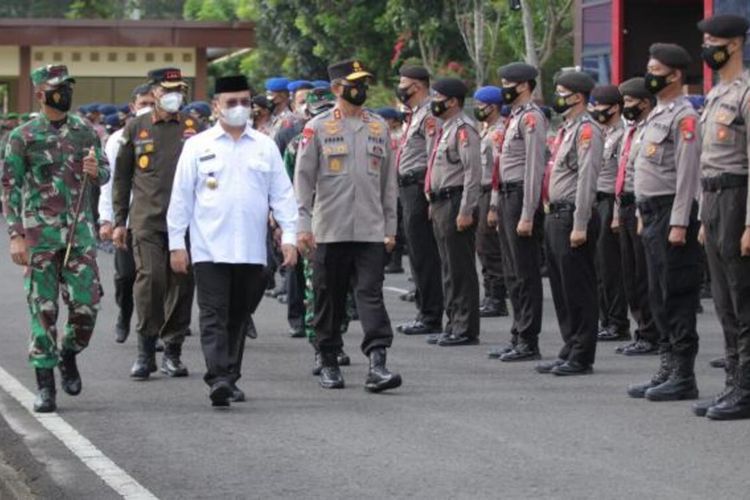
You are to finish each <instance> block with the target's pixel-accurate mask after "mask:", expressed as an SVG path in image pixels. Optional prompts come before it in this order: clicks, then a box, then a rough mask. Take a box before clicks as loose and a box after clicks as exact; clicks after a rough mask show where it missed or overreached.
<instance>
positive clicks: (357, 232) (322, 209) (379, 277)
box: [294, 60, 401, 392]
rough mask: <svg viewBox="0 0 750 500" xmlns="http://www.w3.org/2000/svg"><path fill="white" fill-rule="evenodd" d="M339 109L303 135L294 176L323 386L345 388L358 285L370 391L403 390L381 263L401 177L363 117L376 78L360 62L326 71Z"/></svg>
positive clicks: (374, 125) (384, 128)
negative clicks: (346, 329) (346, 344)
mask: <svg viewBox="0 0 750 500" xmlns="http://www.w3.org/2000/svg"><path fill="white" fill-rule="evenodd" d="M328 75H329V76H330V79H331V90H332V92H333V93H334V94H335V95H336V105H335V107H334V108H333V109H332V110H330V111H326V112H325V113H322V114H320V115H318V116H316V117H315V118H313V119H312V120H310V121H309V122H308V123H307V125H306V126H305V128H304V130H303V131H302V141H301V142H300V145H299V151H298V153H297V163H296V167H295V179H294V184H295V192H296V195H297V201H298V204H299V227H298V231H297V242H298V248H299V250H300V252H301V253H302V255H305V256H310V254H311V252H312V255H311V256H310V258H311V260H312V267H313V287H314V290H315V317H314V319H313V327H314V328H315V334H316V341H317V345H318V348H319V349H320V353H321V362H322V366H323V367H322V370H321V373H320V385H321V386H322V387H324V388H326V389H339V388H343V387H344V379H343V377H342V375H341V370H340V369H339V365H338V360H337V354H338V352H339V351H340V350H341V348H342V347H343V342H342V340H341V322H342V320H343V318H344V315H345V314H346V296H347V292H348V290H349V287H350V284H352V283H353V288H354V295H355V298H356V303H357V311H358V312H359V318H360V321H361V323H362V329H363V330H364V334H365V335H364V339H363V340H362V345H361V347H362V352H363V353H364V354H365V356H368V357H369V358H370V370H369V373H368V375H367V379H366V381H365V389H366V390H368V391H371V392H380V391H383V390H386V389H393V388H395V387H398V386H400V385H401V376H400V375H398V374H394V373H391V372H390V371H388V369H387V368H386V366H385V364H386V348H388V347H390V346H391V342H392V341H393V331H392V330H391V322H390V319H389V318H388V313H387V312H386V310H385V305H384V303H383V280H384V273H383V263H384V262H383V255H384V251H386V250H387V251H389V252H390V251H392V250H393V247H394V246H395V244H396V238H395V235H396V199H397V192H396V187H397V186H396V176H395V170H394V168H393V158H392V156H391V139H390V133H389V131H388V125H387V124H386V123H385V121H384V120H383V119H382V118H380V117H379V116H378V115H376V114H374V113H370V112H369V111H366V110H364V109H362V105H363V104H364V103H365V101H366V100H367V90H368V85H367V82H368V80H369V79H370V78H372V74H370V72H368V71H367V70H366V69H365V68H364V66H363V64H362V63H361V62H360V61H357V60H350V61H344V62H340V63H336V64H333V65H331V66H329V68H328Z"/></svg>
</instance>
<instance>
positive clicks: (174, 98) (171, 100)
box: [159, 92, 182, 113]
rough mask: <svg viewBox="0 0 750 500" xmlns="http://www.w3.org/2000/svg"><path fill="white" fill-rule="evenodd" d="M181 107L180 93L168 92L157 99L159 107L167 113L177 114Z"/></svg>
mask: <svg viewBox="0 0 750 500" xmlns="http://www.w3.org/2000/svg"><path fill="white" fill-rule="evenodd" d="M180 106H182V93H180V92H170V93H168V94H164V95H163V96H161V97H160V98H159V107H160V108H161V109H163V110H164V111H166V112H167V113H177V112H178V111H179V110H180Z"/></svg>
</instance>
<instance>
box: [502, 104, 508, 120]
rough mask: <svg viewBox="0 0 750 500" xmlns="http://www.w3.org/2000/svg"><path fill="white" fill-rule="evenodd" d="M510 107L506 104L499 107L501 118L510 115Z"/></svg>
mask: <svg viewBox="0 0 750 500" xmlns="http://www.w3.org/2000/svg"><path fill="white" fill-rule="evenodd" d="M510 112H511V107H510V106H508V105H507V104H503V106H502V107H501V108H500V116H502V117H503V118H508V117H509V116H510Z"/></svg>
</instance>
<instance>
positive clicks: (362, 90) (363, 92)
mask: <svg viewBox="0 0 750 500" xmlns="http://www.w3.org/2000/svg"><path fill="white" fill-rule="evenodd" d="M341 97H342V98H343V99H344V100H345V101H346V102H348V103H350V104H353V105H355V106H362V105H363V104H364V103H365V101H366V100H367V85H344V91H343V92H342V94H341Z"/></svg>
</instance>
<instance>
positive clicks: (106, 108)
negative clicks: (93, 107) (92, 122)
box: [97, 104, 117, 115]
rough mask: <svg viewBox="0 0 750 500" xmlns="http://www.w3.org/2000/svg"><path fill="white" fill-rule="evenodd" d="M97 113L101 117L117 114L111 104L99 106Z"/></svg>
mask: <svg viewBox="0 0 750 500" xmlns="http://www.w3.org/2000/svg"><path fill="white" fill-rule="evenodd" d="M97 111H99V113H101V114H103V115H115V114H117V107H116V106H113V105H111V104H100V105H99V106H98V107H97Z"/></svg>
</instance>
